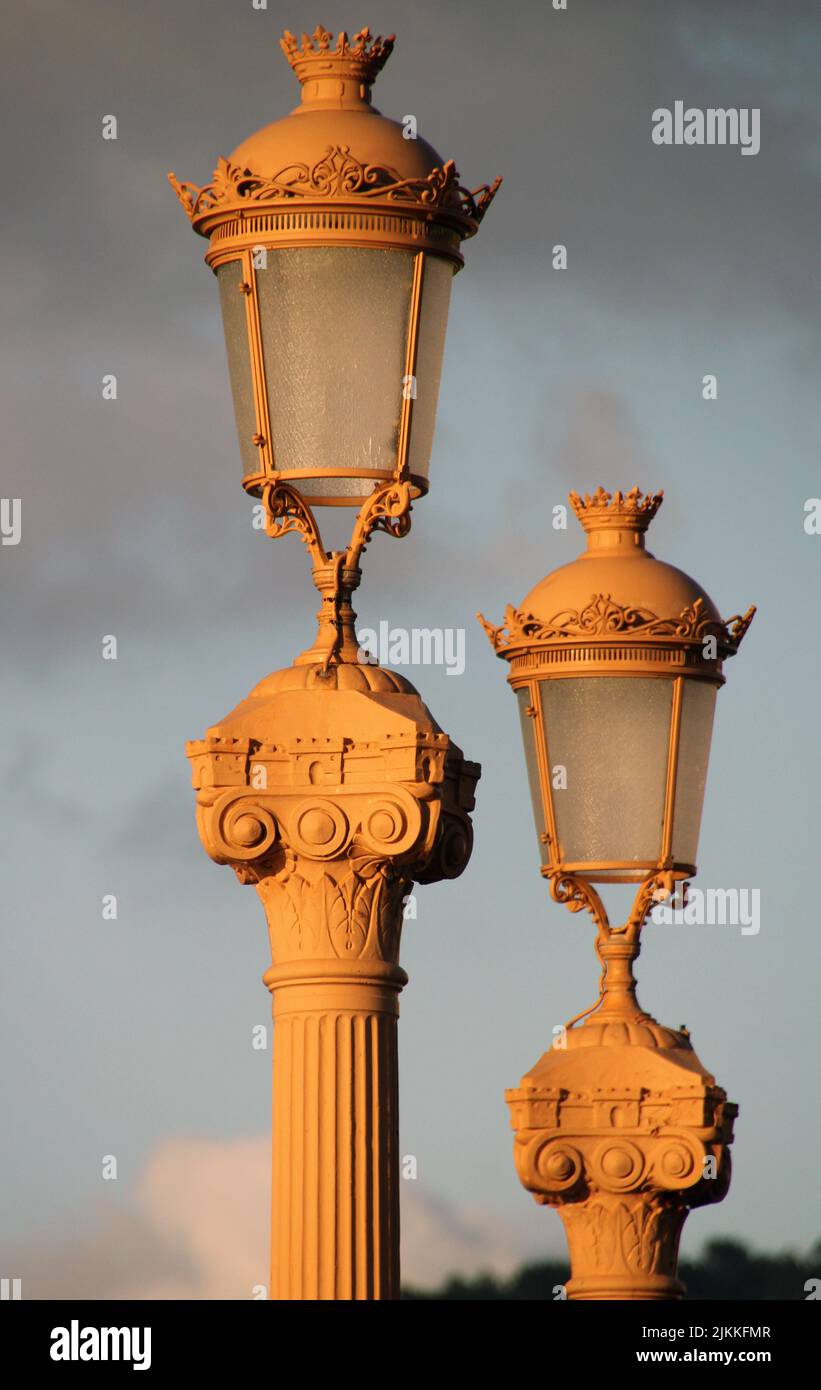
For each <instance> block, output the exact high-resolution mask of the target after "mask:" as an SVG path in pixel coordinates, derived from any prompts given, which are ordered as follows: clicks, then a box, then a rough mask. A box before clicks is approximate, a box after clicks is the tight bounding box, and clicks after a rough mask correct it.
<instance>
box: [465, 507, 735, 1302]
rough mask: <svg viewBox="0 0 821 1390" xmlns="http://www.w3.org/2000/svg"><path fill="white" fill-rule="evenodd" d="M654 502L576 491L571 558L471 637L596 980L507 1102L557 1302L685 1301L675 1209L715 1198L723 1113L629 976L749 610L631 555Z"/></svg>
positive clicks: (724, 1171) (560, 896)
mask: <svg viewBox="0 0 821 1390" xmlns="http://www.w3.org/2000/svg"><path fill="white" fill-rule="evenodd" d="M661 501H662V494H661V493H657V494H656V495H655V496H651V495H649V494H648V495H644V494H642V493H641V492H640V491H639V489H638V488H633V489H632V490H631V491H630V492H628V493H624V494H623V493H620V492H616V493H614V494H613V495H612V496H611V494H610V493H608V492H605V491H604V490H603V489H602V488H599V489H598V490H597V491H596V492H595V493H593V494H592V496H591V495H585V497H584V498H582V497H580V496H578V495H577V494H576V493H571V494H570V502H571V504H572V506H573V509H574V511H575V513H576V515H577V517H578V518H579V521H580V522H581V525H582V526H583V528H584V530H585V532H586V533H587V538H588V548H587V550H586V551H585V553H584V554H582V555H581V556H579V557H578V559H576V560H574V561H573V562H572V563H571V564H569V565H565V566H563V567H562V568H560V569H558V570H554V571H553V572H552V573H551V574H548V575H547V576H546V577H545V578H544V579H543V580H541V582H540V583H539V584H537V585H536V587H535V588H534V589H533V590H532V591H531V592H530V594H529V595H528V596H527V598H526V599H525V600H524V601H523V603H522V605H521V607H520V608H519V609H514V608H512V607H509V608H508V609H507V611H506V613H505V621H504V624H503V625H502V626H501V627H493V626H492V625H491V624H489V623H486V622H485V620H484V619H482V620H481V621H482V622H483V625H484V626H485V629H486V631H487V632H488V635H489V637H490V639H491V641H492V643H493V646H494V649H495V650H496V652H497V654H498V655H499V656H500V657H502V658H504V659H505V660H506V661H507V662H508V663H509V666H510V676H509V683H510V685H511V686H512V688H513V690H514V691H515V693H516V696H517V700H518V702H519V712H520V717H521V724H522V734H523V738H524V746H525V758H526V764H527V772H528V780H529V783H530V791H531V796H532V800H533V808H534V816H535V820H536V827H537V833H538V841H539V850H540V856H541V872H542V875H543V876H544V877H545V878H546V879H547V882H548V884H549V887H550V892H551V894H552V896H553V898H554V899H555V901H557V902H560V903H564V904H565V906H567V907H568V908H569V909H570V910H571V911H572V912H578V911H581V910H586V911H588V912H589V913H590V914H591V916H592V917H593V920H594V922H595V923H596V926H597V929H598V930H597V942H596V949H597V952H598V955H599V958H600V960H601V963H602V966H603V971H602V978H601V983H600V989H599V998H598V1000H597V1002H596V1004H595V1005H593V1007H592V1008H591V1009H588V1010H585V1011H584V1013H581V1014H578V1015H576V1017H575V1018H574V1019H571V1020H570V1022H569V1023H568V1024H567V1025H565V1026H564V1027H563V1028H562V1029H560V1030H558V1036H557V1037H556V1039H555V1042H554V1046H553V1047H552V1048H551V1049H550V1051H549V1052H547V1053H546V1054H545V1055H544V1057H542V1058H541V1060H540V1061H539V1062H538V1063H537V1064H536V1066H535V1067H534V1068H533V1069H532V1071H530V1072H529V1073H528V1074H527V1075H526V1076H525V1077H524V1078H523V1079H522V1082H521V1085H520V1086H519V1087H518V1088H517V1089H516V1090H513V1091H509V1092H508V1102H509V1104H510V1107H511V1117H512V1124H513V1127H514V1130H515V1131H516V1144H515V1149H514V1152H515V1156H516V1163H517V1170H518V1172H519V1175H520V1177H521V1179H522V1182H523V1183H524V1185H525V1187H527V1188H528V1189H529V1190H530V1191H531V1192H532V1193H533V1194H534V1196H535V1197H536V1200H537V1201H539V1202H540V1203H543V1204H544V1203H547V1204H550V1205H554V1206H557V1207H558V1208H559V1210H560V1212H561V1215H562V1217H563V1220H564V1223H565V1227H566V1230H567V1234H568V1240H569V1244H570V1253H571V1263H572V1267H573V1278H572V1279H571V1282H570V1284H569V1285H568V1294H569V1296H570V1297H571V1298H594V1299H605V1298H631V1299H632V1298H636V1299H647V1298H651V1299H656V1298H675V1297H680V1296H681V1293H682V1288H681V1285H680V1283H679V1282H678V1280H677V1278H676V1265H677V1251H678V1239H679V1234H680V1231H681V1227H682V1225H683V1222H684V1219H685V1217H686V1215H687V1212H688V1209H689V1208H690V1207H692V1206H696V1205H699V1204H702V1203H705V1202H710V1201H717V1200H720V1198H721V1197H722V1196H723V1195H724V1193H725V1192H726V1189H727V1186H728V1185H729V1172H730V1169H729V1151H728V1148H727V1146H728V1145H729V1143H730V1142H731V1139H732V1120H733V1117H734V1116H735V1114H736V1107H735V1106H733V1105H731V1104H730V1103H728V1101H727V1097H726V1094H725V1092H724V1091H722V1090H721V1089H720V1088H719V1087H718V1086H716V1083H715V1080H714V1078H713V1077H712V1076H711V1075H710V1074H709V1073H708V1072H707V1071H706V1070H705V1069H704V1068H703V1067H702V1065H701V1063H700V1062H699V1061H698V1058H697V1057H696V1056H695V1053H694V1052H693V1049H692V1046H691V1044H690V1041H689V1035H688V1034H687V1033H686V1031H684V1030H678V1031H676V1030H673V1029H669V1028H663V1027H661V1026H660V1025H659V1024H658V1023H656V1022H655V1020H654V1019H653V1018H651V1016H650V1015H649V1014H646V1013H645V1012H644V1011H643V1010H642V1009H641V1007H640V1005H639V1003H638V1001H637V999H636V993H635V979H634V977H633V971H632V963H633V961H634V960H635V959H636V957H637V956H638V954H639V949H640V933H641V929H642V926H643V925H644V923H645V921H646V919H647V917H648V915H649V913H650V911H651V909H652V908H653V906H654V904H655V903H656V902H659V901H663V900H664V899H665V898H666V897H668V896H669V895H670V894H671V893H672V892H673V889H674V887H675V884H676V883H677V882H683V881H686V880H688V879H690V878H691V877H692V876H693V875H694V874H695V872H696V857H697V848H698V837H699V827H700V822H701V810H702V803H703V799H704V787H705V781H706V776H707V762H708V757H709V751H710V739H711V734H712V725H713V712H714V706H715V698H716V692H717V690H718V688H719V687H720V686H721V685H722V684H723V683H724V676H723V674H722V665H723V662H724V661H725V660H726V659H727V658H728V657H730V656H732V655H734V654H735V652H736V651H737V649H738V645H739V643H740V642H741V639H742V638H743V636H744V633H745V632H746V631H747V628H748V627H749V625H750V623H751V621H752V618H753V614H754V612H755V609H754V608H750V609H749V610H748V612H747V613H746V614H745V615H744V616H743V617H736V618H732V619H730V620H729V621H728V622H724V621H722V619H721V617H720V616H719V613H718V611H717V609H716V607H715V605H714V604H713V602H712V600H711V599H710V598H709V596H708V595H707V594H706V593H705V591H704V590H703V589H702V588H701V587H700V585H698V584H697V583H696V582H695V581H694V580H692V579H690V578H689V577H688V576H687V575H686V574H683V573H682V572H681V571H680V570H677V569H674V568H673V566H671V565H667V564H664V563H663V562H661V561H659V560H656V559H655V558H654V557H653V556H652V555H651V554H650V553H649V552H648V551H647V550H646V548H645V543H644V535H645V532H646V530H647V528H648V526H649V524H650V522H651V521H652V519H653V517H654V516H655V514H656V512H657V510H658V508H659V506H660V505H661ZM610 883H634V884H637V885H638V887H637V891H636V895H635V900H634V903H633V907H632V910H631V912H630V915H629V917H628V919H627V921H626V922H625V924H624V925H623V926H620V927H612V926H611V925H610V923H609V921H608V917H607V913H606V911H605V907H604V904H603V902H602V899H601V897H600V896H599V894H598V892H597V891H596V888H595V887H594V886H593V885H594V884H610ZM685 891H686V889H685ZM582 1020H583V1022H582Z"/></svg>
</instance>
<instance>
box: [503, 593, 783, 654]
mask: <svg viewBox="0 0 821 1390" xmlns="http://www.w3.org/2000/svg"><path fill="white" fill-rule="evenodd" d="M755 611H756V610H755V607H754V606H753V607H750V608H748V610H747V612H746V613H745V614H744V615H743V616H740V615H738V614H736V615H734V616H733V617H732V618H728V619H727V620H726V621H725V622H716V620H715V619H714V618H711V617H710V616H709V614H707V613H705V611H704V601H703V599H700V598H697V599H696V600H695V601H694V602H693V603H692V604H690V605H689V606H688V607H686V608H684V609H682V611H681V613H679V614H678V616H677V617H672V618H664V617H659V616H658V614H656V613H652V612H651V611H650V609H649V608H640V607H629V606H628V607H623V606H622V605H621V604H618V603H615V602H614V601H613V599H612V598H611V596H610V594H592V595H591V597H590V602H589V603H588V604H586V605H585V607H584V608H581V609H564V610H563V611H562V612H560V613H556V614H554V616H553V617H552V618H550V619H549V620H548V621H547V622H545V621H543V620H541V619H539V618H536V617H534V616H533V614H532V613H526V612H523V611H522V610H521V609H517V608H513V606H512V605H510V604H508V606H507V608H506V609H505V617H504V622H503V623H501V624H500V625H499V626H498V627H494V626H493V624H492V623H489V622H488V621H487V620H486V619H485V618H484V617H482V615H481V613H479V614H477V617H478V619H479V621H480V623H481V624H482V626H483V627H484V629H485V632H486V633H487V635H488V637H489V638H490V641H491V643H492V645H493V647H494V650H495V651H496V652H498V653H499V654H500V655H501V654H504V653H506V652H509V651H511V650H513V649H515V648H519V647H522V646H536V645H541V644H548V643H551V642H569V641H570V642H572V641H579V640H584V639H587V638H591V637H592V638H605V639H610V638H613V637H622V638H642V639H643V638H647V639H654V638H669V639H671V640H672V641H674V642H688V643H693V644H699V643H703V642H704V639H705V638H706V637H715V638H716V641H717V644H718V649H719V651H720V652H722V654H723V655H731V654H733V653H734V652H736V651H737V650H738V647H739V644H740V642H741V639H742V638H743V636H744V634H745V632H746V631H747V629H748V627H749V626H750V623H751V622H752V620H753V617H754V615H755Z"/></svg>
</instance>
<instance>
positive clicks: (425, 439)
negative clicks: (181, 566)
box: [217, 246, 453, 504]
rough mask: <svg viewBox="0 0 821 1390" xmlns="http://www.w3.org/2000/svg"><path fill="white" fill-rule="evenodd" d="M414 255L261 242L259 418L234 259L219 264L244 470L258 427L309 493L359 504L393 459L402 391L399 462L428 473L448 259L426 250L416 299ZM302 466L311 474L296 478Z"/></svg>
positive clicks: (276, 463) (280, 467)
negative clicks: (405, 432)
mask: <svg viewBox="0 0 821 1390" xmlns="http://www.w3.org/2000/svg"><path fill="white" fill-rule="evenodd" d="M417 254H418V253H417V252H415V251H404V250H387V249H382V248H371V247H351V246H345V247H330V246H310V247H304V248H299V247H287V248H284V249H280V250H275V249H273V248H270V247H269V248H267V250H266V252H265V257H264V262H265V263H264V264H259V265H255V267H254V269H253V271H252V274H253V276H254V279H255V285H256V302H257V304H258V312H259V335H260V341H261V349H262V363H263V368H262V370H263V375H264V382H265V391H266V394H267V402H268V420H267V422H266V420H265V419H263V418H261V417H258V416H257V414H256V412H255V408H254V383H253V374H252V359H251V353H250V349H249V330H248V327H247V325H246V309H245V300H246V295H244V294H242V293H241V292H240V284H241V283H243V281H244V278H245V273H244V270H243V266H242V262H241V261H229V262H226V263H225V264H224V265H222V266H220V267H219V269H218V271H217V274H218V276H219V281H220V291H221V298H222V306H223V322H224V326H225V338H226V345H227V350H228V363H229V370H230V374H231V384H232V390H233V395H234V411H235V415H236V419H237V429H238V431H239V436H240V450H241V453H242V461H243V468H244V471H245V473H246V474H249V473H251V474H253V473H259V472H260V471H261V461H260V452H259V450H258V448H257V446H256V445H255V444H253V442H252V439H253V436H254V435H255V434H256V435H258V436H260V437H263V438H266V439H268V440H269V441H270V454H271V457H272V460H273V467H274V469H275V470H276V472H277V473H278V474H280V475H283V476H284V478H285V479H286V480H287V481H290V482H291V483H292V485H293V486H294V487H296V488H298V489H299V490H300V491H301V492H302V493H303V494H304V495H305V496H306V497H309V498H310V499H311V500H312V501H315V502H318V503H322V502H323V501H324V500H326V499H327V500H331V499H338V500H346V501H347V500H348V499H350V502H351V503H352V504H356V503H357V502H358V501H359V500H361V499H362V498H364V497H367V496H368V495H369V494H370V493H371V492H372V491H373V487H374V484H375V483H377V482H379V481H382V480H385V479H389V478H391V477H392V476H393V475H394V474H395V472H396V470H397V468H398V465H399V464H400V462H401V461H402V460H400V459H399V457H398V449H399V443H400V423H401V419H402V412H403V405H404V402H405V399H406V397H407V399H408V400H410V401H411V402H412V409H411V412H410V436H409V440H408V453H407V463H408V466H409V470H410V472H411V474H415V475H418V476H419V477H422V478H424V477H426V476H427V472H428V465H429V461H430V453H431V447H432V444H433V431H434V424H435V419H436V406H437V401H438V395H439V378H440V375H441V369H442V357H443V353H444V346H445V331H446V327H447V317H448V309H449V305H450V288H451V281H452V279H453V266H452V264H451V263H450V262H449V261H447V260H444V259H443V258H441V257H438V256H432V255H431V256H425V265H424V274H423V276H422V288H421V298H420V300H419V302H418V304H417V303H416V301H415V299H414V294H413V285H414V263H415V260H416V256H417ZM259 259H260V260H261V259H262V258H261V257H260V258H259ZM252 311H253V306H252ZM416 314H418V323H417V324H416V325H414V323H413V319H414V316H415V315H416ZM414 328H415V329H416V332H417V351H416V358H415V364H414V371H413V373H411V374H410V375H412V377H413V378H415V379H414V380H412V381H406V377H407V376H408V375H409V373H408V362H409V357H408V346H409V342H410V339H411V333H412V331H413V329H414ZM340 471H342V474H343V476H340ZM306 472H310V473H311V474H313V475H314V476H310V477H305V476H303V477H298V476H297V477H295V476H293V475H294V474H300V473H306Z"/></svg>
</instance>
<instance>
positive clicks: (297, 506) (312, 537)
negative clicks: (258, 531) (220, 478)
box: [261, 482, 329, 566]
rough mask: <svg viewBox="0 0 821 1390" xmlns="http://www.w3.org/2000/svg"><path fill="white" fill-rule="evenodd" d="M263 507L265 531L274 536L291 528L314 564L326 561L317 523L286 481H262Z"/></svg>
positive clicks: (323, 563)
mask: <svg viewBox="0 0 821 1390" xmlns="http://www.w3.org/2000/svg"><path fill="white" fill-rule="evenodd" d="M261 497H262V505H263V507H264V509H265V534H266V535H267V536H271V537H272V539H274V540H276V539H277V538H278V537H279V536H287V535H289V534H290V533H291V532H294V533H295V534H296V535H298V536H299V538H300V540H302V541H304V543H305V545H306V546H307V547H308V551H309V553H310V556H311V559H312V560H313V562H314V565H315V566H319V565H326V564H327V563H328V559H329V556H328V553H327V551H326V550H325V547H324V545H323V543H322V536H321V534H320V530H319V526H318V525H317V521H316V517H315V516H314V514H313V512H312V511H311V508H310V507H309V505H308V503H307V502H306V501H305V499H304V497H301V496H300V494H299V493H298V492H297V490H296V488H293V487H291V486H290V485H289V484H288V483H283V482H270V483H264V484H263V486H262V491H261Z"/></svg>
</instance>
